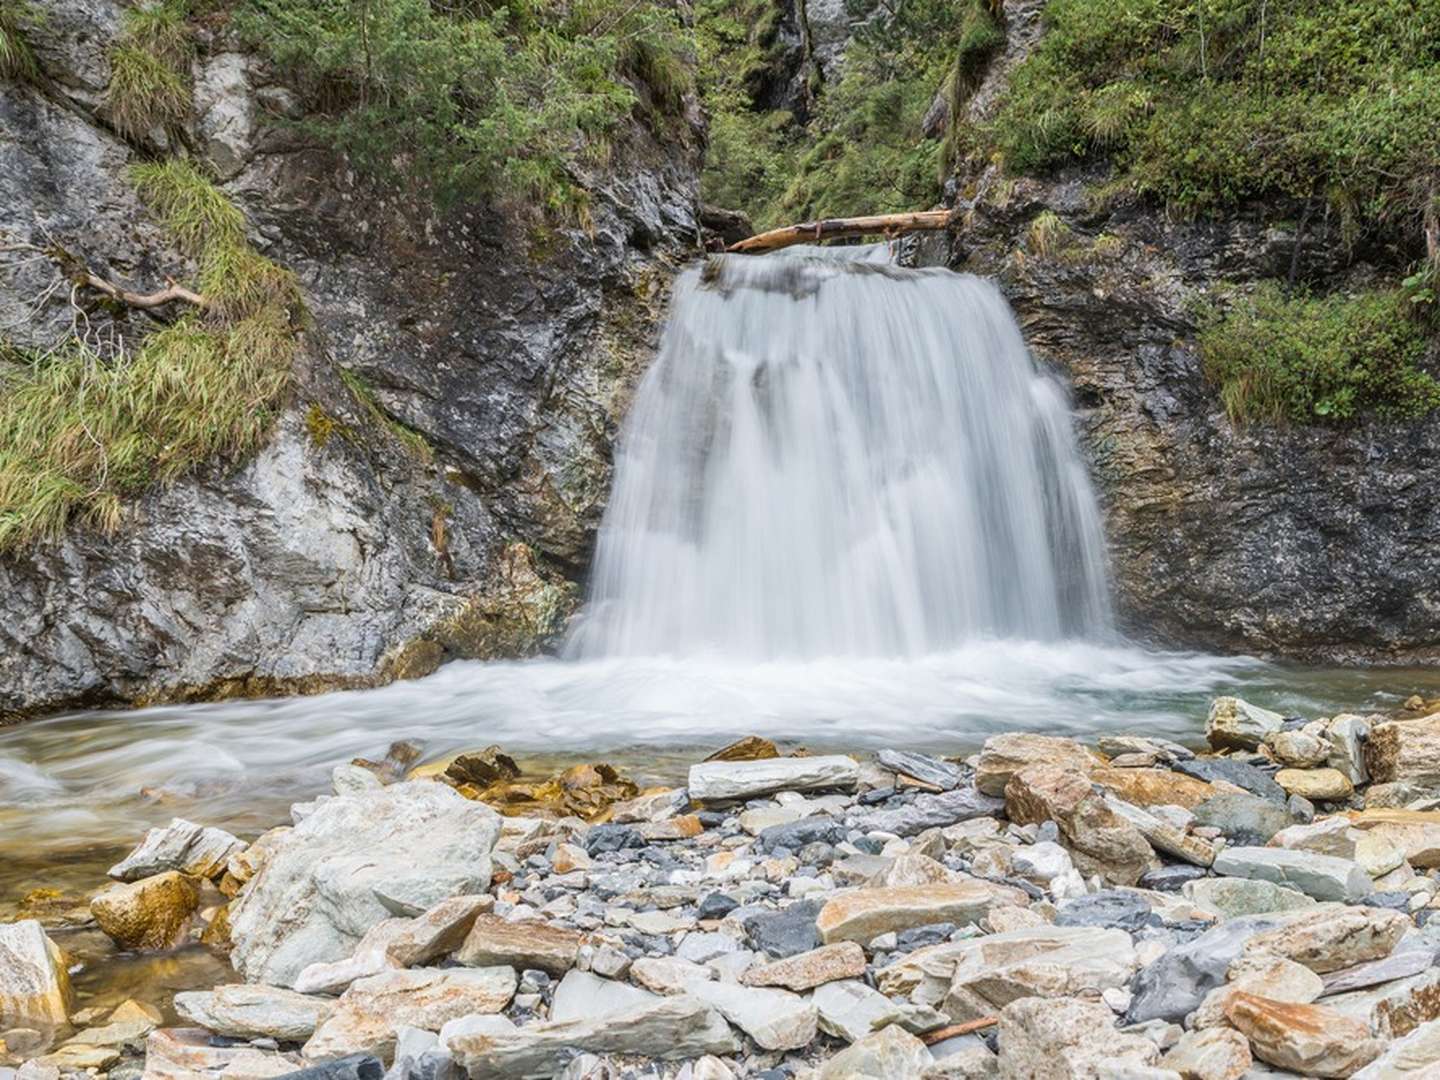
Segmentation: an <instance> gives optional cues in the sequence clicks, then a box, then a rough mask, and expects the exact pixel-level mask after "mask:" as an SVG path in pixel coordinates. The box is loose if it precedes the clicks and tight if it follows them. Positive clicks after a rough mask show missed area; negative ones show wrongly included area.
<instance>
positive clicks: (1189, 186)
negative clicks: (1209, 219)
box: [988, 0, 1440, 238]
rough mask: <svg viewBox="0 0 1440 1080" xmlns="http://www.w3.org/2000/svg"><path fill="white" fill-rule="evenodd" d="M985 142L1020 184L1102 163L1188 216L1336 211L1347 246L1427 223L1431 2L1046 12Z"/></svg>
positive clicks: (1129, 6) (1078, 2)
mask: <svg viewBox="0 0 1440 1080" xmlns="http://www.w3.org/2000/svg"><path fill="white" fill-rule="evenodd" d="M1044 17H1045V21H1046V24H1047V29H1046V32H1045V35H1044V37H1042V39H1041V41H1040V43H1039V45H1038V46H1037V47H1036V49H1035V50H1034V52H1033V53H1032V54H1031V56H1030V57H1029V58H1028V59H1027V60H1026V61H1025V62H1024V63H1023V64H1022V65H1020V66H1019V68H1018V69H1017V70H1016V71H1015V73H1014V76H1013V78H1012V80H1011V84H1010V86H1009V89H1008V91H1007V94H1006V97H1005V99H1004V102H1003V104H1002V107H1001V109H1000V112H999V114H998V116H997V119H996V121H995V123H994V124H993V126H992V127H991V129H990V131H989V133H988V134H989V138H990V140H991V142H992V143H993V145H994V146H996V147H997V148H998V149H999V150H1000V151H1001V152H1002V154H1003V156H1004V159H1005V162H1006V165H1007V167H1008V168H1009V169H1010V170H1011V171H1012V172H1017V173H1025V172H1039V171H1044V170H1048V169H1052V168H1055V167H1057V166H1061V165H1064V164H1066V163H1067V162H1074V161H1078V160H1082V159H1085V158H1087V157H1090V156H1092V155H1097V154H1105V155H1106V156H1108V157H1109V158H1111V159H1112V160H1113V161H1114V162H1115V164H1116V166H1117V167H1118V169H1119V170H1120V173H1121V175H1122V176H1123V177H1124V178H1125V179H1126V180H1127V181H1128V182H1129V183H1130V184H1131V186H1133V187H1134V188H1135V189H1136V190H1138V191H1140V192H1142V193H1147V194H1151V195H1154V196H1156V197H1158V198H1160V199H1162V200H1164V201H1165V202H1167V203H1169V204H1171V205H1173V206H1175V207H1177V208H1180V209H1182V210H1185V211H1189V212H1196V211H1202V210H1205V209H1207V208H1211V207H1223V206H1228V205H1234V204H1236V203H1239V202H1241V201H1243V200H1245V199H1248V198H1251V197H1254V196H1257V195H1265V194H1277V193H1278V194H1286V195H1292V196H1296V197H1302V198H1304V197H1310V196H1311V195H1312V194H1315V195H1319V196H1323V197H1326V198H1328V199H1329V200H1330V201H1331V203H1332V204H1333V205H1334V206H1335V208H1336V209H1338V210H1339V211H1340V212H1342V213H1343V214H1345V215H1346V216H1347V218H1348V219H1349V222H1350V224H1351V227H1352V235H1358V234H1359V233H1360V232H1363V231H1367V230H1370V231H1382V232H1383V231H1387V230H1393V231H1397V232H1399V233H1400V234H1402V235H1403V236H1405V237H1407V238H1413V236H1414V235H1415V233H1414V227H1415V225H1416V223H1417V222H1418V221H1419V220H1420V219H1421V218H1422V217H1423V216H1424V215H1425V214H1427V213H1429V214H1431V215H1433V214H1434V213H1435V212H1436V205H1435V199H1436V195H1435V191H1434V189H1435V186H1436V185H1435V181H1434V177H1435V168H1436V162H1437V160H1440V46H1437V42H1440V0H1332V2H1327V3H1313V2H1312V0H1052V2H1051V3H1050V4H1049V5H1048V6H1047V7H1046V9H1045V16H1044Z"/></svg>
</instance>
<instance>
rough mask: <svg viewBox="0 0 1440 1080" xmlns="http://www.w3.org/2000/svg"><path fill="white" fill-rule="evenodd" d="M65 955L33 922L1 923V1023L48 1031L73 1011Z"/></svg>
mask: <svg viewBox="0 0 1440 1080" xmlns="http://www.w3.org/2000/svg"><path fill="white" fill-rule="evenodd" d="M70 1001H71V990H70V977H69V975H68V974H67V973H66V963H65V954H64V953H63V952H61V951H60V947H59V946H58V945H56V944H55V943H54V942H53V941H51V940H50V939H49V938H48V937H47V936H46V934H45V931H44V929H43V928H42V927H41V926H40V924H39V923H38V922H36V921H35V920H34V919H24V920H22V921H20V922H14V923H0V1023H3V1024H4V1026H5V1027H38V1028H41V1029H49V1028H54V1027H59V1026H60V1025H61V1024H64V1023H65V1021H66V1018H67V1016H68V1014H69V1011H70Z"/></svg>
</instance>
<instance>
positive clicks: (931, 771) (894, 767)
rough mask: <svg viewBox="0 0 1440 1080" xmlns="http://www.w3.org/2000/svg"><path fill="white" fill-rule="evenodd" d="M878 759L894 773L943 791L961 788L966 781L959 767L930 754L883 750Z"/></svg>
mask: <svg viewBox="0 0 1440 1080" xmlns="http://www.w3.org/2000/svg"><path fill="white" fill-rule="evenodd" d="M876 757H877V758H878V759H879V761H880V764H881V765H883V766H884V767H885V768H887V769H889V770H891V771H892V772H897V773H901V774H903V775H905V776H910V777H913V778H914V779H916V780H919V781H921V782H922V783H925V784H929V785H930V786H931V787H936V788H939V789H940V790H941V791H953V790H954V789H955V788H957V787H959V786H960V783H961V781H962V780H963V779H964V773H962V772H961V770H960V767H959V766H958V765H952V764H951V763H950V762H948V761H941V760H940V759H939V758H935V757H930V756H929V755H928V754H915V753H910V752H909V751H905V750H881V751H880V753H879V754H877V755H876Z"/></svg>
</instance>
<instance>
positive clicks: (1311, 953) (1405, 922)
mask: <svg viewBox="0 0 1440 1080" xmlns="http://www.w3.org/2000/svg"><path fill="white" fill-rule="evenodd" d="M1412 925H1413V924H1412V923H1411V922H1410V918H1409V916H1407V915H1403V914H1401V913H1400V912H1398V911H1390V910H1388V909H1386V908H1375V907H1332V906H1329V905H1326V906H1324V907H1321V908H1319V909H1317V910H1315V911H1307V912H1305V913H1304V914H1302V915H1299V916H1298V917H1296V918H1294V919H1292V920H1291V921H1290V922H1288V923H1286V924H1285V925H1284V926H1281V927H1277V928H1276V929H1274V930H1267V931H1265V932H1264V933H1262V934H1256V935H1255V936H1254V937H1253V938H1251V939H1250V940H1249V941H1248V942H1247V943H1246V944H1245V949H1244V952H1245V953H1247V954H1251V953H1269V954H1271V955H1273V956H1283V957H1285V958H1286V959H1287V960H1293V961H1294V962H1295V963H1297V964H1303V965H1304V966H1305V967H1307V968H1309V969H1310V970H1311V971H1314V972H1316V973H1317V974H1321V975H1323V974H1325V973H1326V972H1330V971H1339V970H1341V969H1342V968H1348V967H1353V966H1355V965H1356V964H1363V963H1365V962H1367V961H1370V960H1379V959H1381V958H1383V957H1386V956H1389V955H1390V953H1391V951H1393V950H1394V948H1395V946H1396V944H1397V943H1398V942H1399V941H1400V939H1401V937H1403V936H1404V934H1405V932H1406V931H1407V930H1409V929H1410V928H1411V926H1412Z"/></svg>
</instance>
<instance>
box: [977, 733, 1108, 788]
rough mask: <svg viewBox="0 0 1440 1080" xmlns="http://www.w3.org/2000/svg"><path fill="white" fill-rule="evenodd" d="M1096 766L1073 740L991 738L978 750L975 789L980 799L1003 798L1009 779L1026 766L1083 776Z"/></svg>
mask: <svg viewBox="0 0 1440 1080" xmlns="http://www.w3.org/2000/svg"><path fill="white" fill-rule="evenodd" d="M1099 764H1100V761H1099V759H1098V758H1096V757H1095V755H1094V754H1092V753H1091V752H1090V751H1089V750H1087V749H1085V748H1084V747H1083V746H1081V745H1080V744H1079V743H1077V742H1076V741H1075V740H1074V739H1063V738H1059V737H1057V736H1054V735H1031V734H1027V733H1023V732H1021V733H1012V734H1006V735H992V736H990V738H988V739H986V740H985V745H984V746H983V747H982V748H981V750H980V759H979V761H978V763H977V764H976V766H975V787H976V788H977V789H978V790H979V791H980V792H981V793H982V794H984V795H1004V794H1005V786H1006V785H1007V784H1008V783H1010V778H1011V777H1012V776H1014V775H1015V774H1016V773H1017V772H1019V771H1020V770H1021V769H1023V768H1025V767H1026V766H1029V765H1050V766H1053V767H1055V768H1057V769H1065V770H1071V771H1077V772H1081V773H1086V772H1089V771H1090V770H1091V769H1093V768H1095V767H1096V766H1097V765H1099Z"/></svg>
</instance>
